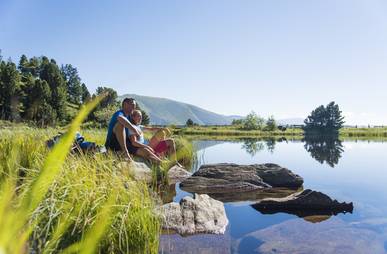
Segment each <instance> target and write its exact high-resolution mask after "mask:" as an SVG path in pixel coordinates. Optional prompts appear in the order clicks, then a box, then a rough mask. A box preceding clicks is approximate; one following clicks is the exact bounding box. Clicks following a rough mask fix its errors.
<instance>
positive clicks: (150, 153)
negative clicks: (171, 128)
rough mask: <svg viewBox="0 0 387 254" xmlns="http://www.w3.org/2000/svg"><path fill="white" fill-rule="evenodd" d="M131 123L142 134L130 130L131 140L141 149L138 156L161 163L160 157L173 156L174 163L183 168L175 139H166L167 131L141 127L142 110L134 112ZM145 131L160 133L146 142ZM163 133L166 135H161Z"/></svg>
mask: <svg viewBox="0 0 387 254" xmlns="http://www.w3.org/2000/svg"><path fill="white" fill-rule="evenodd" d="M130 119H131V121H132V123H133V125H134V128H136V129H137V131H138V132H139V133H140V135H139V136H138V135H136V134H135V133H134V132H131V130H129V139H130V141H131V142H132V145H133V146H135V147H139V148H141V149H139V150H138V155H139V156H142V157H145V158H147V159H150V160H152V161H154V162H157V163H160V162H161V159H160V157H164V156H165V155H172V156H173V157H174V158H173V159H174V161H175V163H176V164H177V165H179V166H181V165H180V164H179V163H178V161H177V157H176V145H175V142H174V141H173V139H165V131H166V130H165V129H162V128H155V127H146V126H143V125H141V121H142V114H141V111H140V110H133V112H132V115H131V118H130ZM143 131H158V133H156V135H154V136H153V137H152V138H151V139H150V141H148V140H145V138H144V134H143ZM160 133H163V134H164V135H160Z"/></svg>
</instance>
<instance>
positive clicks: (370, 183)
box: [160, 139, 387, 254]
mask: <svg viewBox="0 0 387 254" xmlns="http://www.w3.org/2000/svg"><path fill="white" fill-rule="evenodd" d="M194 143H195V146H196V148H197V163H195V165H194V166H193V169H192V170H193V171H195V170H197V169H198V168H199V167H200V165H202V164H208V163H221V162H231V163H238V164H260V163H276V164H279V165H280V166H283V167H286V168H288V169H290V170H292V171H293V172H295V173H296V174H298V175H300V176H302V177H303V178H304V189H307V188H309V189H312V190H315V191H320V192H323V193H325V194H327V195H329V196H330V197H331V198H332V199H337V200H338V201H340V202H343V201H345V202H353V205H354V210H353V213H346V214H342V213H341V214H338V215H336V216H331V217H326V218H323V220H319V221H313V222H310V221H308V220H306V219H304V218H299V217H297V216H296V215H292V214H286V213H276V214H269V215H268V214H262V213H260V212H259V211H257V210H255V209H254V208H253V207H252V206H251V205H252V204H254V201H248V202H228V203H225V210H226V214H227V217H228V220H229V225H228V227H227V230H226V232H225V234H224V235H210V234H199V235H192V236H184V237H183V236H180V235H178V234H170V235H166V234H165V235H162V236H161V239H160V253H244V254H248V253H308V254H309V253H336V254H337V253H372V254H377V253H387V195H386V194H387V184H386V183H387V143H386V142H382V141H380V142H378V141H342V142H340V141H327V142H326V141H319V142H305V141H289V140H281V141H280V142H279V141H274V140H266V141H264V140H253V139H251V140H244V141H210V140H208V141H206V140H197V141H195V142H194ZM172 188H174V190H172V194H171V195H173V201H175V202H179V200H180V199H181V198H182V197H184V196H186V195H192V194H190V193H187V192H184V191H182V190H181V189H180V188H179V186H178V184H177V185H176V186H174V187H172Z"/></svg>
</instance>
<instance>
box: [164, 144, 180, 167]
mask: <svg viewBox="0 0 387 254" xmlns="http://www.w3.org/2000/svg"><path fill="white" fill-rule="evenodd" d="M165 142H166V143H167V146H168V154H169V155H170V156H171V158H172V160H173V161H174V162H176V165H178V166H179V167H182V165H180V163H179V162H178V161H177V155H176V144H175V141H174V140H173V139H166V140H165Z"/></svg>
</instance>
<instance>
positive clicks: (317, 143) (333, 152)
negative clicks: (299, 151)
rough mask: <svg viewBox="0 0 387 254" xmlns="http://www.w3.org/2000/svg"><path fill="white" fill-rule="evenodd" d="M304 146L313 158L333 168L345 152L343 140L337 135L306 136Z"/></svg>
mask: <svg viewBox="0 0 387 254" xmlns="http://www.w3.org/2000/svg"><path fill="white" fill-rule="evenodd" d="M303 142H304V143H305V144H304V148H305V150H306V151H308V152H309V154H310V155H311V156H312V158H313V159H315V160H316V161H318V162H320V163H321V164H324V162H325V163H327V164H328V165H329V166H331V167H332V168H333V167H335V165H337V164H338V163H339V159H340V158H341V154H342V153H343V152H344V148H343V145H342V142H341V141H340V140H339V139H338V138H337V137H332V136H329V137H305V138H304V139H303Z"/></svg>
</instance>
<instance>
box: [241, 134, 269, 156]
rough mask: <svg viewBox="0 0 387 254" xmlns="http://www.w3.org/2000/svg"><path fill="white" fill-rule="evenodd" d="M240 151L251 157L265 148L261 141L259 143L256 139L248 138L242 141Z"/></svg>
mask: <svg viewBox="0 0 387 254" xmlns="http://www.w3.org/2000/svg"><path fill="white" fill-rule="evenodd" d="M242 149H243V150H245V151H246V152H247V153H248V154H250V155H251V156H252V157H253V156H254V155H256V154H257V153H258V152H260V151H262V150H263V149H265V146H264V144H263V142H262V141H259V140H258V139H253V138H249V139H243V144H242Z"/></svg>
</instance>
